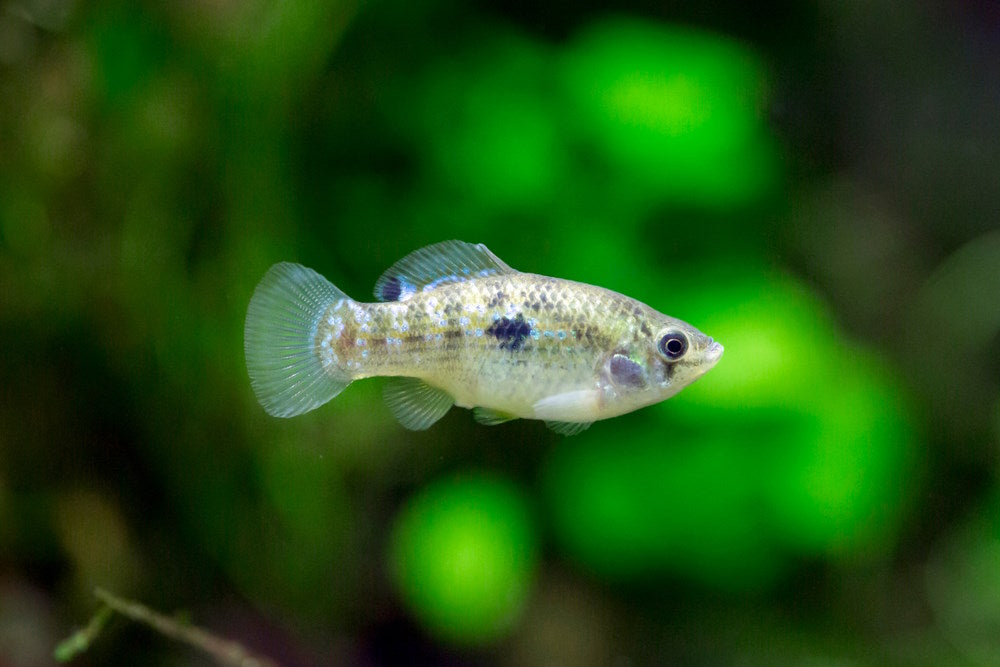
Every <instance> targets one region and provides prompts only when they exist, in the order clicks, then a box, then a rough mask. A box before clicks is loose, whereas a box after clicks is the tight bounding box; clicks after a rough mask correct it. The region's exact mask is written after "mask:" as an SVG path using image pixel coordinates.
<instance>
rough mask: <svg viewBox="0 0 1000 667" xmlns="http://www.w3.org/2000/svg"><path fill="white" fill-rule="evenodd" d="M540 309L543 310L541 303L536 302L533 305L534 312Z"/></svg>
mask: <svg viewBox="0 0 1000 667" xmlns="http://www.w3.org/2000/svg"><path fill="white" fill-rule="evenodd" d="M539 308H541V304H540V303H539V302H537V301H536V302H534V303H533V304H531V309H532V310H538V309H539Z"/></svg>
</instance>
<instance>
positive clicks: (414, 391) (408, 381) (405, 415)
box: [382, 377, 455, 431]
mask: <svg viewBox="0 0 1000 667" xmlns="http://www.w3.org/2000/svg"><path fill="white" fill-rule="evenodd" d="M382 394H383V396H384V397H385V402H386V405H388V406H389V411H390V412H392V414H393V416H395V417H396V419H398V420H399V423H400V424H402V425H403V426H405V427H406V428H408V429H410V430H412V431H423V430H424V429H427V428H430V426H431V424H433V423H434V422H436V421H437V420H439V419H441V417H444V415H445V413H446V412H448V410H449V409H451V406H452V405H454V403H455V401H454V400H453V399H452V397H451V396H449V395H448V394H447V393H446V392H444V391H442V390H441V389H438V388H437V387H432V386H430V385H429V384H427V383H426V382H424V381H423V380H420V379H417V378H409V377H391V378H389V379H388V380H387V381H386V383H385V389H384V390H383V392H382Z"/></svg>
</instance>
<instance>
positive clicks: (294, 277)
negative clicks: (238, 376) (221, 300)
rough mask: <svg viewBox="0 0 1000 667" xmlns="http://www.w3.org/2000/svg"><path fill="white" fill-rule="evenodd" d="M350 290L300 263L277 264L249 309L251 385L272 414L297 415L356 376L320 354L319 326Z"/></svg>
mask: <svg viewBox="0 0 1000 667" xmlns="http://www.w3.org/2000/svg"><path fill="white" fill-rule="evenodd" d="M347 298H348V297H347V295H345V294H344V293H343V292H341V291H340V290H339V289H337V288H336V287H334V286H333V285H332V284H331V283H330V282H329V281H328V280H327V279H326V278H324V277H323V276H321V275H319V274H318V273H316V272H315V271H313V270H312V269H308V268H306V267H304V266H302V265H300V264H292V263H290V262H282V263H280V264H275V265H274V266H272V267H271V268H270V269H268V271H267V273H266V274H265V275H264V278H263V279H262V280H261V281H260V284H259V285H257V289H256V290H254V293H253V297H252V298H251V299H250V307H249V308H248V309H247V321H246V328H245V329H244V339H243V343H244V351H245V352H246V358H247V371H248V372H249V373H250V384H251V386H252V387H253V391H254V394H256V396H257V400H258V401H260V404H261V405H262V406H264V409H265V410H266V411H267V413H268V414H270V415H273V416H275V417H294V416H295V415H300V414H302V413H303V412H308V411H310V410H312V409H313V408H317V407H319V406H321V405H323V404H324V403H326V402H327V401H329V400H330V399H331V398H333V397H334V396H336V395H337V394H339V393H340V392H341V391H343V390H344V387H346V386H347V385H349V384H350V383H351V377H350V376H349V375H348V374H347V373H345V372H344V371H343V370H342V369H340V368H338V367H336V366H335V365H334V364H332V363H329V364H328V365H327V366H326V367H324V365H323V361H322V360H321V359H320V356H319V355H318V354H316V329H317V326H318V324H319V321H320V318H321V317H322V316H323V314H324V313H325V312H326V310H327V308H328V307H329V306H330V304H332V303H335V302H337V301H339V300H341V299H347Z"/></svg>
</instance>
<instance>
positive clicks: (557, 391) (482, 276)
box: [244, 241, 723, 435]
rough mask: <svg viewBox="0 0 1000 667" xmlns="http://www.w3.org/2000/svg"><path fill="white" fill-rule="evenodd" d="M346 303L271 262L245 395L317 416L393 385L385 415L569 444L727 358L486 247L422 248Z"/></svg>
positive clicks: (631, 305)
mask: <svg viewBox="0 0 1000 667" xmlns="http://www.w3.org/2000/svg"><path fill="white" fill-rule="evenodd" d="M375 297H376V298H377V299H378V300H379V303H362V302H358V301H354V300H353V299H351V298H349V297H348V296H347V295H346V294H344V293H343V292H341V291H340V290H339V289H337V288H336V287H334V286H333V285H332V284H331V283H330V282H328V281H327V280H326V279H325V278H323V276H321V275H319V274H318V273H316V272H315V271H313V270H312V269H308V268H306V267H304V266H301V265H299V264H292V263H288V262H283V263H280V264H275V265H274V266H272V267H271V268H270V270H268V272H267V274H266V275H265V276H264V278H263V279H262V280H261V282H260V284H259V285H257V289H256V290H255V291H254V294H253V297H252V298H251V300H250V307H249V309H248V310H247V319H246V329H245V339H244V343H245V352H246V360H247V370H248V372H249V374H250V383H251V385H252V386H253V390H254V393H255V394H256V396H257V400H258V401H260V403H261V405H262V406H264V409H265V410H266V411H267V412H268V414H271V415H274V416H276V417H292V416H295V415H299V414H302V413H304V412H308V411H309V410H312V409H314V408H316V407H319V406H320V405H323V404H324V403H326V402H327V401H329V400H330V399H331V398H333V397H334V396H336V395H337V394H339V393H340V392H341V391H343V389H344V388H345V387H347V385H349V384H350V383H351V382H352V381H354V380H358V379H360V378H366V377H373V376H390V377H389V379H388V381H387V383H386V385H385V392H384V393H385V399H386V403H387V404H388V406H389V409H390V410H391V411H392V413H393V414H394V415H395V416H396V418H397V419H398V420H399V421H400V423H402V425H403V426H405V427H406V428H409V429H415V430H421V429H426V428H428V427H429V426H431V425H432V424H433V423H434V422H436V421H437V420H438V419H440V418H441V417H443V416H444V414H445V413H446V412H448V410H449V409H450V408H451V406H452V405H458V406H459V407H463V408H472V409H473V414H474V417H475V419H476V420H477V421H478V422H480V423H482V424H499V423H502V422H505V421H508V420H510V419H516V418H519V417H520V418H525V419H541V420H544V421H545V423H546V424H547V425H548V426H549V427H550V428H552V429H553V430H555V431H557V432H559V433H563V434H566V435H571V434H573V433H578V432H580V431H582V430H583V429H585V428H587V427H588V426H590V424H591V423H592V422H594V421H596V420H598V419H606V418H608V417H615V416H617V415H621V414H624V413H626V412H631V411H632V410H636V409H637V408H641V407H644V406H647V405H651V404H653V403H658V402H659V401H662V400H664V399H667V398H669V397H671V396H673V395H674V394H676V393H677V392H679V391H680V390H681V389H683V388H684V387H686V386H687V385H689V384H691V383H692V382H694V381H695V380H696V379H698V378H699V377H701V376H702V375H703V374H704V373H705V372H707V371H708V370H709V369H711V368H712V367H713V366H714V365H715V364H716V362H718V361H719V358H720V357H721V356H722V352H723V347H722V345H720V344H719V343H717V342H715V341H713V340H712V338H710V337H709V336H706V335H705V334H703V333H701V332H700V331H698V330H697V329H695V328H694V327H692V326H691V325H690V324H687V323H686V322H682V321H681V320H678V319H675V318H673V317H669V316H667V315H664V314H662V313H659V312H657V311H656V310H653V309H652V308H650V307H649V306H647V305H645V304H643V303H640V302H639V301H636V300H635V299H632V298H629V297H627V296H623V295H621V294H618V293H617V292H612V291H611V290H607V289H604V288H602V287H595V286H593V285H586V284H583V283H578V282H574V281H571V280H561V279H559V278H548V277H546V276H539V275H535V274H531V273H522V272H520V271H515V270H514V269H512V268H511V267H509V266H508V265H507V264H506V263H504V262H503V261H502V260H500V258H498V257H497V256H496V255H494V254H493V253H492V252H490V251H489V249H487V248H486V246H484V245H482V244H478V245H474V244H471V243H464V242H462V241H444V242H442V243H437V244H434V245H430V246H427V247H425V248H421V249H419V250H416V251H414V252H412V253H410V254H409V255H407V256H406V257H404V258H403V259H401V260H400V261H398V262H396V263H395V264H393V265H392V267H391V268H390V269H389V270H388V271H386V272H385V273H384V274H382V276H381V277H380V278H379V279H378V281H377V282H376V283H375Z"/></svg>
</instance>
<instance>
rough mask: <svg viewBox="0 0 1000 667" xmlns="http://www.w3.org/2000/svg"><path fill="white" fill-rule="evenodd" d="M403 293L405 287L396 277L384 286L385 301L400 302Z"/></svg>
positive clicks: (383, 297)
mask: <svg viewBox="0 0 1000 667" xmlns="http://www.w3.org/2000/svg"><path fill="white" fill-rule="evenodd" d="M402 293H403V285H402V284H401V283H400V282H399V278H397V277H395V276H393V277H392V278H389V279H388V280H386V281H385V283H384V284H383V285H382V300H383V301H399V295H400V294H402Z"/></svg>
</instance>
